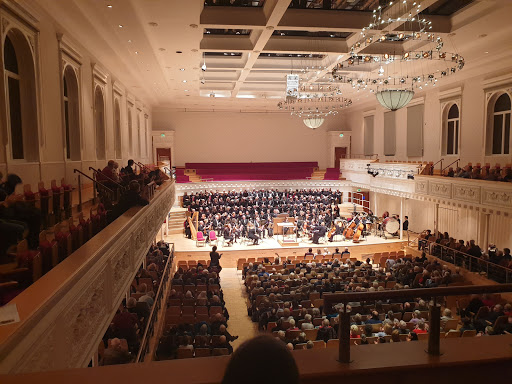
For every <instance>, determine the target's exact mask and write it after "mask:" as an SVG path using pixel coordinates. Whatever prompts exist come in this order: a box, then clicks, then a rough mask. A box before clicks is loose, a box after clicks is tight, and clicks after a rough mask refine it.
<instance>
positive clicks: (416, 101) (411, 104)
mask: <svg viewBox="0 0 512 384" xmlns="http://www.w3.org/2000/svg"><path fill="white" fill-rule="evenodd" d="M421 104H425V97H424V96H420V97H417V98H415V99H412V100H411V101H410V102H409V104H407V107H414V106H416V105H421Z"/></svg>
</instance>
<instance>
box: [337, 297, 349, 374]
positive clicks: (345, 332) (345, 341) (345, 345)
mask: <svg viewBox="0 0 512 384" xmlns="http://www.w3.org/2000/svg"><path fill="white" fill-rule="evenodd" d="M338 316H339V320H340V321H339V327H338V339H339V357H338V361H339V362H340V363H346V364H348V363H350V312H347V304H346V303H345V304H344V305H343V310H342V311H340V312H339V314H338Z"/></svg>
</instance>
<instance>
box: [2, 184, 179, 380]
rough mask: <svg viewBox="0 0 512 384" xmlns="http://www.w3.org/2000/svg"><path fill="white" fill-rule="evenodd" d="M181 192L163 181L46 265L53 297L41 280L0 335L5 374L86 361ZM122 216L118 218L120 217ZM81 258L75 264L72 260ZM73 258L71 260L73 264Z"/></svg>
mask: <svg viewBox="0 0 512 384" xmlns="http://www.w3.org/2000/svg"><path fill="white" fill-rule="evenodd" d="M175 194H176V188H175V183H173V182H166V183H164V184H163V185H162V186H161V187H160V188H159V189H158V190H157V192H156V194H155V196H154V198H153V200H152V201H151V202H150V204H149V205H148V206H146V207H142V208H132V209H133V210H137V211H134V212H133V213H130V214H128V216H126V218H124V219H123V217H121V218H119V219H118V220H116V221H114V222H113V223H112V224H110V226H109V229H108V230H106V231H102V232H100V233H99V234H97V235H96V237H95V240H94V241H93V242H91V245H90V246H89V245H87V246H86V247H81V248H80V249H79V250H77V251H76V252H74V253H73V254H71V255H70V256H69V257H68V258H67V259H66V260H64V261H63V262H61V263H60V264H59V265H57V266H56V267H55V268H53V269H52V270H51V271H50V272H48V273H47V274H46V275H45V277H44V279H42V280H45V281H44V282H42V283H43V284H47V283H48V282H49V281H50V282H53V285H52V283H50V286H49V287H48V288H47V289H48V290H49V292H52V293H51V295H50V296H47V297H42V298H41V299H40V300H39V301H38V302H37V303H34V302H33V300H31V299H30V298H31V295H33V292H34V291H35V290H37V289H38V284H39V282H36V283H34V284H33V285H32V286H30V287H29V288H28V289H27V290H25V291H24V292H22V293H21V294H20V295H18V296H17V297H16V298H15V299H13V301H12V302H13V303H15V304H16V305H17V306H18V310H20V313H25V314H26V315H25V316H23V317H22V318H21V321H20V322H19V323H16V324H9V325H8V326H5V327H3V328H4V329H2V331H3V332H2V333H1V334H0V374H12V373H26V372H34V371H46V370H61V369H70V368H80V367H86V366H87V365H88V363H89V361H90V359H91V356H93V355H94V354H95V353H97V348H98V343H99V342H100V340H101V339H102V337H103V335H104V334H105V331H106V329H107V328H108V326H109V325H110V322H111V320H112V317H113V316H114V315H115V313H116V311H117V309H118V307H119V303H120V302H121V300H122V299H123V298H124V297H125V294H126V292H127V291H128V289H129V286H130V284H131V283H132V281H133V278H134V276H135V274H136V273H137V271H138V269H139V267H140V265H141V263H142V261H143V259H144V257H145V255H146V253H147V250H148V249H149V247H150V245H151V243H152V242H153V241H154V239H155V236H156V234H157V232H158V230H159V229H160V228H161V226H162V223H163V222H164V220H165V218H166V217H167V214H168V212H169V211H170V209H171V207H172V205H173V204H174V199H175ZM119 220H120V221H119ZM74 264H77V265H74ZM70 265H74V267H73V268H70Z"/></svg>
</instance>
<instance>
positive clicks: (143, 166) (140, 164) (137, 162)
mask: <svg viewBox="0 0 512 384" xmlns="http://www.w3.org/2000/svg"><path fill="white" fill-rule="evenodd" d="M135 164H137V165H138V166H139V168H146V169H147V170H149V171H150V172H151V171H152V169H151V168H149V167H147V166H145V165H144V164H142V163H141V162H139V161H136V162H135Z"/></svg>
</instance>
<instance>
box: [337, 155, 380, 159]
mask: <svg viewBox="0 0 512 384" xmlns="http://www.w3.org/2000/svg"><path fill="white" fill-rule="evenodd" d="M374 156H375V159H377V158H378V157H379V154H378V153H373V154H371V155H365V154H359V153H351V154H350V155H345V157H342V159H368V158H369V159H370V160H371V159H373V157H374Z"/></svg>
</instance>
